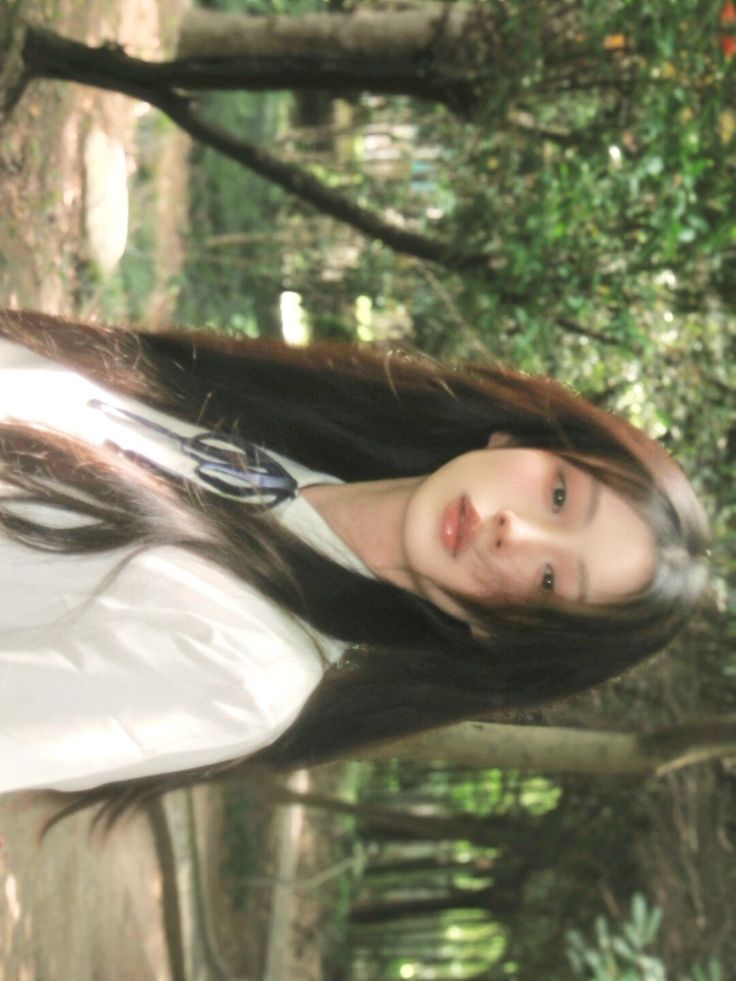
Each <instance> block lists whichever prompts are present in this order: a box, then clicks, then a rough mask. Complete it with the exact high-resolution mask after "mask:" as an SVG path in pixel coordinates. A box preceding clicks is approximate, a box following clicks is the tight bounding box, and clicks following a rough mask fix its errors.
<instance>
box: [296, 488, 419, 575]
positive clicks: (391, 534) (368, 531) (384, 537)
mask: <svg viewBox="0 0 736 981" xmlns="http://www.w3.org/2000/svg"><path fill="white" fill-rule="evenodd" d="M421 480H422V478H421V477H405V478H399V479H396V480H372V481H366V482H363V483H351V484H314V485H312V486H311V487H305V488H303V489H302V490H301V491H300V495H301V496H302V497H304V498H305V499H306V500H307V501H308V502H309V503H310V504H311V505H312V507H313V508H315V510H316V511H318V512H319V514H320V515H321V516H322V518H324V520H325V521H326V522H327V524H328V525H329V526H330V528H332V530H333V531H334V532H335V534H336V535H337V536H338V537H339V538H341V539H342V541H343V542H344V543H345V545H347V547H348V548H349V549H351V550H352V551H353V552H355V554H356V555H357V556H358V557H359V558H360V559H362V560H363V562H364V563H365V564H366V565H367V566H368V568H369V569H370V570H371V572H373V573H374V574H375V575H376V576H379V577H380V578H382V579H387V580H388V581H389V582H392V583H394V585H396V586H401V587H403V588H404V589H411V588H412V580H411V578H410V576H409V574H408V573H407V572H406V571H405V561H404V545H403V527H404V516H405V513H406V508H407V505H408V503H409V499H410V497H411V495H412V493H413V491H414V489H415V488H416V487H417V485H418V484H419V483H421Z"/></svg>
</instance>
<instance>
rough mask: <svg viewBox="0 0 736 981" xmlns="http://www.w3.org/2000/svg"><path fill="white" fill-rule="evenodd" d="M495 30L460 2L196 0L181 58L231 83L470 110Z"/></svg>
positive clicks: (184, 23)
mask: <svg viewBox="0 0 736 981" xmlns="http://www.w3.org/2000/svg"><path fill="white" fill-rule="evenodd" d="M481 25H486V26H485V28H483V29H481ZM491 36H492V32H491V31H490V30H489V19H488V18H487V16H486V17H483V18H481V16H480V15H479V14H478V13H477V12H476V11H475V10H474V9H473V8H471V7H466V6H462V5H460V4H456V5H447V4H439V3H426V4H423V5H422V6H421V7H417V8H414V9H410V10H395V11H377V10H365V9H358V10H356V11H354V12H352V13H346V14H345V13H333V14H330V13H309V14H302V15H300V16H296V17H282V16H273V17H251V16H247V15H243V14H235V13H218V12H212V11H207V10H201V9H199V8H196V7H195V8H191V9H190V10H188V11H187V12H186V13H185V14H184V17H183V20H182V24H181V29H180V34H179V45H178V50H177V59H178V60H180V61H185V62H188V63H189V64H190V65H191V66H192V67H198V68H201V69H203V70H204V71H207V70H214V72H216V73H217V74H218V75H219V76H220V80H221V83H222V87H227V88H248V89H299V90H303V89H327V90H331V91H333V92H345V91H349V92H356V91H367V92H382V93H388V94H398V95H408V96H414V97H416V98H420V99H427V100H431V101H433V102H441V103H444V104H445V105H447V106H448V107H449V108H451V109H453V110H454V111H456V112H460V113H463V114H467V113H469V112H471V111H473V110H474V109H476V108H477V107H478V105H479V100H480V94H481V74H484V75H485V74H487V72H488V68H489V65H490V64H491V62H492V60H493V55H492V47H493V45H492V44H491V43H489V39H490V38H491Z"/></svg>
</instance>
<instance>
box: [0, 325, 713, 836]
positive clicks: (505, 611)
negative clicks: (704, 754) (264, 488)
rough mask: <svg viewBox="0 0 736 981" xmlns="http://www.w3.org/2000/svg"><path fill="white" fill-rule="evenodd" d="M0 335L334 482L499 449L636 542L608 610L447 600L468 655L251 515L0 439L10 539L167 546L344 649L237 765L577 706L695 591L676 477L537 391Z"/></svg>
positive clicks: (697, 534)
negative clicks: (50, 514) (642, 569)
mask: <svg viewBox="0 0 736 981" xmlns="http://www.w3.org/2000/svg"><path fill="white" fill-rule="evenodd" d="M0 336H5V337H7V338H8V339H10V340H14V341H17V342H19V343H21V344H23V345H24V346H26V347H28V348H29V349H32V350H34V351H36V352H37V353H39V354H42V355H44V356H46V357H50V358H53V359H54V360H56V361H59V362H61V363H63V364H65V365H67V366H68V367H70V368H72V369H75V370H78V371H80V372H82V373H83V374H85V375H87V376H89V377H91V378H93V379H94V380H95V381H97V382H98V383H99V384H101V385H103V386H105V387H107V388H109V389H111V390H114V391H117V392H119V393H121V394H125V395H130V396H133V397H135V398H138V399H140V400H141V401H142V402H144V403H146V404H148V405H150V406H152V407H155V408H157V409H160V410H162V411H164V412H168V413H170V414H172V415H174V416H177V417H179V418H181V419H185V420H187V421H189V422H194V423H196V424H201V425H202V426H203V427H206V428H208V429H220V430H222V431H227V432H237V433H238V434H240V435H241V436H243V437H245V438H247V439H251V440H253V441H255V442H258V443H261V444H263V445H264V446H266V447H268V448H270V449H272V450H275V451H277V452H280V453H283V454H285V455H287V456H290V457H291V458H293V459H295V460H297V461H299V462H300V463H303V464H305V465H306V466H308V467H311V468H313V469H315V470H321V471H324V472H328V473H332V474H334V475H336V476H338V477H340V478H341V479H343V480H346V481H352V480H377V479H382V478H390V477H407V476H421V475H424V474H428V473H431V472H432V471H434V470H436V469H438V468H439V467H440V466H442V465H444V464H445V463H447V462H449V461H450V460H451V459H453V458H454V457H456V456H459V455H460V454H462V453H465V452H468V451H471V450H476V449H479V448H481V447H483V446H485V445H486V443H487V440H488V436H489V434H490V433H492V432H494V431H495V432H497V431H502V432H505V433H508V434H510V435H511V437H512V440H513V444H514V445H517V446H523V447H530V448H539V449H545V450H549V451H552V452H555V453H558V454H559V455H560V456H562V457H564V458H565V459H567V460H568V461H569V462H570V463H571V464H573V465H575V466H578V467H580V468H581V469H583V470H586V471H587V472H589V473H590V474H592V476H594V477H595V478H597V479H598V480H600V481H601V482H602V483H604V484H606V485H607V486H609V487H611V488H612V489H613V490H614V491H616V492H618V493H619V494H622V495H623V496H624V497H625V498H627V499H628V500H629V501H630V502H631V503H632V505H633V506H634V507H635V508H636V509H637V510H638V511H639V513H640V514H641V515H642V516H643V517H644V519H645V520H646V522H647V524H648V525H649V526H650V528H651V529H652V531H653V533H654V535H655V539H656V542H657V549H658V563H657V569H656V572H655V576H654V578H653V580H652V582H651V584H650V585H649V587H648V588H647V589H646V590H645V591H644V592H643V593H642V594H640V595H638V596H635V597H633V598H631V599H629V600H626V601H622V602H620V603H616V604H611V605H591V604H587V605H582V604H575V603H571V602H560V601H558V600H552V601H550V602H545V603H544V604H541V603H540V604H539V605H529V604H527V605H523V606H503V607H498V606H496V607H493V608H489V607H488V606H487V605H484V604H482V603H472V602H469V601H467V600H463V604H464V606H465V607H466V609H467V612H468V614H469V616H471V617H472V618H473V619H474V620H475V621H477V622H478V623H480V624H482V626H483V627H484V629H485V631H486V632H487V636H486V637H483V639H478V638H477V637H473V636H472V635H471V633H470V631H469V629H468V628H467V626H466V625H465V624H463V623H461V622H460V621H458V620H456V619H454V618H452V617H449V616H447V615H445V614H443V613H441V612H440V611H438V610H437V609H436V608H434V607H433V606H432V605H431V604H429V603H428V602H427V601H425V600H423V599H421V598H419V597H417V596H414V595H412V594H410V593H407V592H405V591H404V590H402V589H399V588H398V587H396V586H393V585H392V584H390V583H388V582H385V581H382V580H373V579H367V578H366V577H364V576H361V575H359V574H357V573H354V572H350V571H348V570H346V569H344V568H343V567H341V566H339V565H337V564H336V563H334V562H332V561H330V560H329V559H327V558H325V557H324V556H322V555H321V554H320V553H318V552H316V551H315V550H314V549H312V548H310V547H309V546H307V545H306V544H305V543H303V542H301V541H300V540H298V539H297V538H296V537H295V536H293V535H292V534H290V533H289V532H288V531H286V530H285V529H284V528H282V527H281V526H280V525H279V524H278V523H277V522H274V521H273V519H272V518H271V517H270V515H268V514H265V515H264V514H263V513H260V514H259V513H257V512H253V511H250V510H248V509H247V508H244V507H243V506H242V505H239V504H238V503H237V502H234V501H232V500H230V499H228V498H223V497H220V496H218V495H215V494H210V493H209V492H206V491H203V490H202V489H201V488H199V487H198V486H196V487H195V486H194V485H193V484H191V483H190V482H188V481H185V480H179V479H176V478H174V477H167V476H165V475H163V474H161V473H153V472H151V471H149V470H148V469H143V468H141V467H139V466H136V465H135V464H132V463H131V462H130V461H127V460H125V459H124V458H122V457H120V456H115V455H114V454H112V452H111V451H109V450H104V449H98V448H96V447H90V446H88V445H86V444H84V443H82V442H81V441H78V440H74V439H71V438H69V437H64V436H62V435H60V434H58V433H52V432H46V431H41V430H39V429H38V428H37V427H31V426H27V425H26V426H24V425H20V424H18V423H10V422H4V423H0V479H1V480H3V481H5V482H8V483H10V484H13V485H15V486H16V487H17V488H18V492H19V493H18V494H17V495H13V497H14V499H15V502H13V500H11V499H10V498H7V497H4V498H0V524H2V525H3V527H4V529H5V532H6V533H7V534H8V535H10V536H12V537H15V538H16V539H18V540H19V541H21V542H23V543H24V544H26V545H28V546H30V547H33V548H40V549H46V550H52V551H60V552H76V553H80V552H92V551H99V550H102V549H112V548H118V547H121V546H123V545H128V546H138V547H137V548H136V549H134V551H132V552H130V553H129V554H128V556H127V557H126V560H125V561H129V560H130V558H131V557H132V556H133V555H135V554H138V552H139V551H140V550H141V548H150V547H154V546H159V545H164V544H166V545H178V546H180V547H183V548H187V549H190V550H191V551H194V552H197V553H198V554H200V555H203V556H204V557H206V558H208V559H210V560H211V561H213V562H215V563H217V564H219V565H220V566H222V567H223V568H225V569H227V570H229V571H231V572H233V573H235V574H236V575H238V576H239V577H240V578H242V579H243V580H245V581H246V582H249V583H251V584H253V585H254V586H256V587H257V588H258V589H260V590H261V591H262V592H263V593H264V594H266V595H267V596H269V597H271V598H272V599H274V600H275V601H276V602H277V603H279V604H280V605H281V606H282V607H283V608H284V609H285V610H286V611H288V612H289V613H291V614H293V615H295V616H297V617H299V618H301V619H302V620H304V621H306V622H307V623H308V624H310V625H311V626H312V627H314V628H316V629H317V630H319V631H322V632H324V633H327V634H331V635H333V636H335V637H337V638H339V639H341V640H343V641H345V643H346V644H347V645H349V647H348V653H347V655H346V656H345V657H344V658H343V661H342V662H341V665H340V666H339V667H335V668H332V669H331V670H329V671H328V672H327V673H326V675H325V677H324V679H323V681H322V682H321V683H320V685H319V686H318V687H317V689H316V690H315V692H314V693H313V695H312V696H311V698H310V699H309V700H308V702H307V704H306V705H305V707H304V710H303V711H302V713H301V715H300V716H299V718H298V719H297V720H296V722H295V723H294V724H293V725H292V726H291V727H290V728H289V729H288V730H287V731H286V732H285V733H284V734H283V735H282V736H281V737H280V738H279V739H277V740H276V741H275V742H274V743H273V744H271V745H270V746H268V747H266V748H265V749H264V750H262V751H260V752H259V753H257V754H255V756H254V757H251V758H250V760H251V761H252V760H254V759H255V760H258V761H261V762H266V763H269V764H272V765H277V766H294V765H299V764H308V763H312V762H319V761H323V760H327V759H332V758H338V757H341V756H348V755H349V754H350V753H351V752H352V751H354V750H356V749H359V748H360V747H362V746H365V745H368V744H370V743H372V742H376V741H379V740H381V741H382V740H386V739H390V738H396V737H399V736H402V735H407V734H409V733H412V732H416V731H419V730H421V729H428V728H432V727H434V726H438V725H442V724H445V723H449V722H453V721H459V720H461V719H468V718H478V717H479V716H482V715H483V714H484V713H486V712H488V711H489V710H491V709H494V708H495V709H497V708H501V707H511V706H524V705H530V704H536V703H539V702H542V701H546V700H549V699H553V698H558V697H561V696H564V695H567V694H571V693H573V692H577V691H580V690H582V689H584V688H587V687H589V686H591V685H594V684H596V683H599V682H601V681H603V680H605V679H606V678H609V677H611V676H613V675H616V674H619V673H620V672H621V671H622V670H624V669H625V668H626V667H628V666H629V665H631V664H633V663H635V662H637V661H639V660H641V659H642V658H644V657H645V656H647V655H648V654H651V653H653V652H654V651H656V650H659V649H660V648H661V647H663V646H664V645H665V644H666V643H667V642H668V641H669V640H670V638H671V637H672V636H673V635H674V634H675V633H676V632H677V631H678V630H679V629H680V628H681V627H682V626H683V625H684V624H685V622H686V621H687V619H688V618H689V616H690V615H691V613H692V610H693V608H694V606H695V604H696V602H697V599H698V597H699V595H700V593H701V591H702V588H703V585H704V581H705V571H704V563H703V555H704V552H705V549H706V546H707V540H708V529H707V522H706V520H705V517H704V515H703V512H702V509H701V508H700V505H699V504H698V501H697V499H696V497H695V495H694V492H693V491H692V488H691V487H690V485H689V483H688V482H687V480H686V478H685V477H684V475H683V473H682V471H681V470H680V468H679V466H678V465H677V464H676V463H675V462H674V460H672V459H671V457H670V456H669V455H668V454H667V453H666V452H665V451H664V449H662V448H661V447H660V446H659V445H658V444H657V443H655V442H654V441H653V440H651V439H649V438H648V437H647V436H646V435H644V434H643V433H642V432H640V431H639V430H637V429H635V428H634V427H633V426H631V425H630V424H629V423H628V422H626V421H625V420H623V419H621V418H618V417H616V416H614V415H611V414H610V413H607V412H604V411H603V410H601V409H598V408H596V407H595V406H592V405H590V404H589V403H587V402H585V401H583V400H582V399H581V398H579V397H578V396H576V395H575V394H574V393H572V392H571V391H570V390H568V389H567V388H565V387H564V386H563V385H561V384H559V383H557V382H555V381H552V380H550V379H546V378H539V377H532V376H528V375H524V374H521V373H518V372H513V371H509V370H507V369H502V368H500V367H498V366H494V365H479V364H469V365H464V366H461V367H452V368H448V367H442V366H440V365H438V364H436V363H434V362H432V361H431V360H429V359H428V358H425V357H417V356H415V355H407V354H406V353H404V352H396V353H386V352H377V351H375V350H372V349H369V348H356V347H351V346H348V345H344V346H336V345H327V344H315V345H312V346H311V347H309V348H306V349H295V348H289V347H287V346H285V345H283V344H278V343H276V342H267V341H252V340H239V339H233V338H228V337H223V336H221V335H220V336H218V335H214V334H212V333H204V332H190V331H171V332H167V333H163V334H145V333H137V332H135V331H126V330H119V329H110V328H106V327H100V326H92V325H87V324H81V323H76V322H72V321H68V320H62V319H58V318H55V317H50V316H48V315H44V314H39V313H28V312H19V311H5V312H3V313H0ZM20 500H26V501H33V502H35V503H38V502H39V501H43V502H44V503H47V504H49V505H51V506H53V507H57V508H62V509H64V510H65V511H67V512H69V513H71V514H77V515H79V517H80V518H82V519H83V522H82V523H80V524H79V525H77V526H75V527H71V528H70V527H68V526H66V527H64V528H63V529H59V528H58V527H51V526H45V525H39V524H38V523H36V522H31V521H29V519H28V518H27V517H23V516H20V515H19V514H18V510H17V506H16V505H17V503H18V501H20ZM122 564H124V563H121V566H122ZM105 585H106V583H103V584H101V586H100V588H104V586H105ZM459 599H461V598H459ZM614 623H615V630H614V629H612V627H613V624H614ZM248 762H249V761H242V760H241V761H231V762H229V763H227V764H220V765H218V766H215V767H210V768H200V769H198V770H192V771H186V772H184V773H173V774H168V775H162V776H161V777H153V778H144V779H141V780H134V781H127V782H125V783H120V784H110V785H108V786H106V787H101V788H98V789H97V790H92V791H87V792H84V793H79V794H71V795H69V794H65V795H63V798H64V799H65V800H68V801H69V804H68V806H67V807H65V808H64V809H63V810H62V812H60V813H61V814H65V813H68V812H70V811H71V810H76V809H78V808H79V807H82V806H85V805H86V804H87V803H92V802H94V801H100V802H102V803H103V805H104V808H103V810H104V814H105V815H106V817H107V818H108V819H114V817H115V816H116V815H117V814H118V813H119V812H120V811H121V809H123V808H124V807H127V806H128V805H129V804H130V803H134V802H136V801H139V800H142V799H145V798H146V797H150V796H153V795H154V794H157V793H160V792H162V791H164V790H167V789H169V788H172V787H175V786H181V785H182V784H185V783H191V782H194V781H196V780H200V779H204V778H205V777H207V776H213V775H220V774H224V773H227V774H230V775H231V774H232V773H233V772H235V771H237V769H238V768H239V767H240V766H241V765H248ZM100 813H101V814H102V813H103V812H100Z"/></svg>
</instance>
